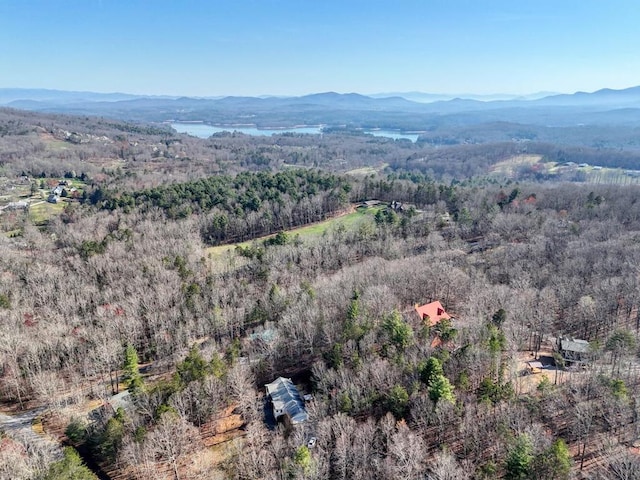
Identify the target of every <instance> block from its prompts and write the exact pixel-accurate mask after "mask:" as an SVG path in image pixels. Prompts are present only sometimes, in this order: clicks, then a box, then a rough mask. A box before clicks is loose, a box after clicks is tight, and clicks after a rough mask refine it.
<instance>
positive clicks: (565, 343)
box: [556, 336, 591, 364]
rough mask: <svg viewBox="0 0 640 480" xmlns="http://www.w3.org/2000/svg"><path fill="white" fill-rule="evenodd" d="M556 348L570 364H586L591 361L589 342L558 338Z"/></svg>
mask: <svg viewBox="0 0 640 480" xmlns="http://www.w3.org/2000/svg"><path fill="white" fill-rule="evenodd" d="M556 347H557V350H558V353H559V354H560V355H562V358H563V359H564V361H565V362H567V363H569V364H574V363H577V364H584V363H586V362H587V361H588V360H589V357H590V353H591V350H590V348H589V342H587V341H586V340H579V339H577V338H572V337H562V336H560V337H558V340H557V344H556Z"/></svg>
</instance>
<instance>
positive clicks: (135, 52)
mask: <svg viewBox="0 0 640 480" xmlns="http://www.w3.org/2000/svg"><path fill="white" fill-rule="evenodd" d="M638 25H640V8H639V7H638V3H637V0H607V1H605V0H394V1H391V0H388V1H378V0H368V1H364V0H225V1H221V0H0V88H50V89H61V90H80V91H94V92H125V93H134V94H149V95H163V94H164V95H185V96H218V95H304V94H308V93H317V92H326V91H336V92H340V93H347V92H358V93H363V94H372V93H381V92H409V91H420V92H429V93H472V94H495V93H504V94H529V93H535V92H540V91H549V92H563V93H573V92H575V91H595V90H598V89H600V88H605V87H606V88H615V89H620V88H626V87H631V86H635V85H640V55H638V52H637V49H638V47H640V28H638Z"/></svg>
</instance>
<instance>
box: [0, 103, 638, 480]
mask: <svg viewBox="0 0 640 480" xmlns="http://www.w3.org/2000/svg"><path fill="white" fill-rule="evenodd" d="M581 155H583V156H581ZM637 155H638V152H636V151H633V150H622V151H619V150H604V149H600V150H597V149H589V148H586V147H580V148H578V147H566V146H559V145H556V146H551V145H546V144H545V145H543V144H540V145H536V144H533V143H528V144H526V145H523V144H522V143H518V142H513V143H497V144H482V145H454V146H451V147H447V148H444V147H435V146H433V145H431V144H429V143H424V142H422V143H421V142H417V143H415V144H414V143H411V142H408V141H393V140H391V139H384V138H373V137H370V136H365V135H356V136H350V135H346V134H340V133H336V134H331V135H330V134H326V135H323V136H313V135H291V134H289V135H276V136H274V137H265V138H253V137H248V136H245V135H241V134H220V135H214V136H212V137H210V138H209V139H206V140H202V139H197V138H193V137H189V136H186V135H179V134H176V133H175V132H173V131H171V130H170V129H168V128H166V127H163V126H157V125H155V126H154V125H141V124H127V123H122V122H117V121H114V120H104V119H96V118H90V117H71V116H62V115H44V114H33V113H25V112H19V111H12V110H0V207H2V208H3V210H1V211H0V212H1V213H0V224H1V225H2V234H0V402H1V403H0V410H1V411H2V412H3V413H2V414H0V431H1V433H0V478H2V479H14V480H15V479H63V478H64V479H66V478H79V479H93V478H101V479H102V478H112V479H161V478H167V479H216V478H220V479H222V478H233V479H243V480H249V479H297V478H309V479H326V478H330V479H367V480H368V479H430V480H445V479H448V480H464V479H495V478H506V479H549V480H551V479H579V478H585V479H586V478H588V479H602V480H605V479H607V480H608V479H611V480H613V479H620V480H622V479H637V478H640V417H639V414H640V402H639V400H640V389H639V387H640V375H639V373H640V359H639V357H638V353H639V345H638V335H639V329H640V313H639V312H640V311H639V310H638V307H639V306H640V201H639V200H640V195H639V190H638V189H639V188H640V187H638V186H637V185H635V184H627V185H623V184H620V183H618V182H612V183H610V184H607V183H598V182H595V181H593V180H594V178H593V177H589V174H588V173H585V171H582V172H580V171H577V170H575V169H571V168H569V169H567V170H557V171H552V172H551V173H544V174H540V175H538V173H540V170H539V168H538V165H541V164H544V163H549V162H555V163H562V162H575V163H579V162H582V161H584V162H588V163H590V164H591V165H594V164H597V165H599V166H602V167H603V168H611V169H614V168H620V169H629V168H640V162H638V158H637ZM523 156H526V158H528V159H530V158H534V160H531V161H529V160H527V162H522V161H521V160H522V159H523ZM513 159H515V161H514V162H513V164H512V165H514V167H513V168H510V169H507V170H504V169H501V168H499V167H500V166H504V165H505V164H509V162H510V161H511V160H513ZM583 159H585V160H583ZM510 165H511V164H510ZM563 172H564V173H563ZM65 179H68V180H69V182H70V184H72V185H74V187H73V188H74V189H75V192H74V193H75V195H71V194H70V193H71V192H69V195H68V196H67V197H65V198H61V199H60V207H59V210H58V211H52V212H51V213H50V215H48V216H47V217H46V218H45V217H42V218H41V217H38V218H35V217H34V214H33V211H34V210H33V209H34V208H36V207H35V206H34V202H35V201H39V200H38V199H41V201H42V202H43V203H46V202H45V200H44V198H46V197H47V196H48V195H49V191H48V190H49V188H50V185H54V184H55V185H57V184H58V182H62V181H65ZM629 183H632V182H629ZM21 189H22V190H21ZM22 191H24V194H18V193H16V192H22ZM19 199H22V200H28V201H29V202H31V206H29V207H26V208H24V209H20V210H14V209H11V210H10V209H8V208H6V206H7V205H8V204H9V202H15V201H17V200H19ZM372 200H375V201H372ZM345 214H349V215H359V216H358V217H357V219H358V221H357V222H352V223H348V222H343V223H339V222H338V221H337V220H336V219H338V218H341V217H340V216H341V215H345ZM349 218H352V217H349ZM353 218H355V217H353ZM310 224H311V225H316V226H317V227H318V228H317V230H316V231H314V233H307V234H297V233H296V231H295V230H293V231H291V230H292V229H294V228H296V227H300V226H304V225H310ZM237 242H245V243H243V244H240V245H238V246H237V247H235V248H233V247H230V248H229V249H227V250H224V251H223V250H219V249H218V248H219V247H217V246H219V245H226V244H235V243H237ZM432 301H439V302H441V305H442V306H443V307H444V309H446V311H447V312H448V313H449V314H450V315H451V317H452V318H451V319H450V320H446V321H441V322H438V323H435V324H432V323H431V322H430V321H429V319H428V318H421V317H420V316H419V315H418V314H416V310H415V307H416V305H418V304H420V305H422V304H425V303H429V302H432ZM561 337H562V338H569V339H578V340H584V341H585V342H588V349H587V350H586V351H585V355H584V357H583V358H581V359H580V361H577V360H576V361H571V360H569V361H567V358H566V357H565V356H564V355H563V354H562V352H560V351H558V349H557V348H556V345H557V342H558V339H559V338H561ZM531 362H540V365H539V367H540V368H538V367H536V366H534V367H531V365H532V363H531ZM535 365H538V364H535ZM529 367H531V368H529ZM534 368H536V369H537V370H533V369H534ZM531 371H536V372H537V373H530V372H531ZM527 373H528V374H527ZM278 377H284V378H290V379H292V381H293V383H294V384H295V385H296V386H297V387H298V390H299V391H300V393H301V394H302V395H305V396H306V400H304V408H305V409H306V412H307V414H308V418H307V420H306V421H304V422H302V423H299V424H295V425H293V424H292V423H291V422H289V421H287V419H286V417H285V420H284V421H281V422H273V421H272V420H273V419H272V418H270V410H271V407H270V404H269V402H267V399H266V398H265V393H264V391H265V389H264V386H265V384H267V383H270V382H273V381H274V380H275V379H276V378H278ZM307 395H308V396H307ZM18 420H20V422H22V423H20V422H18ZM18 423H20V425H18ZM34 438H35V440H34ZM37 439H40V441H36V440H37ZM62 447H65V448H64V450H63V449H62Z"/></svg>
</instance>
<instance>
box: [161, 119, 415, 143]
mask: <svg viewBox="0 0 640 480" xmlns="http://www.w3.org/2000/svg"><path fill="white" fill-rule="evenodd" d="M171 127H172V128H174V129H175V130H176V131H177V132H179V133H188V134H189V135H193V136H194V137H200V138H208V137H210V136H211V135H213V134H214V133H219V132H233V131H234V130H235V131H237V132H241V133H244V134H247V135H257V136H271V135H274V134H278V133H311V134H316V135H317V134H319V133H322V132H321V127H296V128H282V129H261V128H256V127H214V126H211V125H205V124H204V123H172V124H171ZM365 133H370V134H371V135H374V136H376V137H388V138H393V139H394V140H398V139H400V138H406V139H407V140H411V141H412V142H415V141H416V140H417V139H418V134H417V133H400V132H393V131H390V130H372V131H365Z"/></svg>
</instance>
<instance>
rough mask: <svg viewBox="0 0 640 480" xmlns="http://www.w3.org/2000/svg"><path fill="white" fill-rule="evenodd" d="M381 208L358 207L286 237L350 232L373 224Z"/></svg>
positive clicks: (218, 251)
mask: <svg viewBox="0 0 640 480" xmlns="http://www.w3.org/2000/svg"><path fill="white" fill-rule="evenodd" d="M382 208H384V207H382V206H378V207H369V208H364V207H358V208H356V209H355V210H354V211H352V212H351V213H347V214H345V215H341V216H338V217H334V218H330V219H328V220H325V221H323V222H317V223H313V224H311V225H306V226H304V227H299V228H294V229H292V230H287V232H286V233H287V235H289V237H294V236H299V238H300V239H301V240H302V241H304V240H308V239H312V238H314V237H320V236H322V235H324V234H325V233H326V232H328V231H329V230H331V229H335V228H338V227H340V226H342V227H344V228H345V229H348V230H350V229H353V228H357V227H359V226H360V225H362V224H363V223H365V222H371V223H373V222H374V215H375V214H376V212H377V211H378V210H380V209H382ZM272 236H273V235H267V236H266V237H261V238H256V239H254V240H249V241H246V242H240V243H232V244H229V245H218V246H216V247H210V248H208V249H207V252H208V253H209V255H210V256H218V255H222V254H224V253H226V252H229V251H232V250H235V248H236V247H237V246H241V247H248V246H250V245H252V244H253V243H254V242H260V241H262V240H265V239H267V238H269V237H272Z"/></svg>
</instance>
